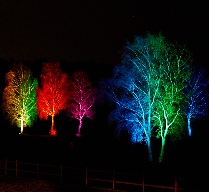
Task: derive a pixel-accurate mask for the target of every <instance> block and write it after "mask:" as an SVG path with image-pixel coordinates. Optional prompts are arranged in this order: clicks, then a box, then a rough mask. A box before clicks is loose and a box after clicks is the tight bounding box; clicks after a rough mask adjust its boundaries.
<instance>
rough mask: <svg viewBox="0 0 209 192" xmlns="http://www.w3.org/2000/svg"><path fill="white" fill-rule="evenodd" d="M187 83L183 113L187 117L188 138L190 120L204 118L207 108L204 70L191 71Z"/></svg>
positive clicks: (190, 132)
mask: <svg viewBox="0 0 209 192" xmlns="http://www.w3.org/2000/svg"><path fill="white" fill-rule="evenodd" d="M187 83H188V86H187V87H186V89H185V94H186V95H187V98H188V99H187V107H186V109H185V110H184V113H185V115H186V117H187V127H188V136H191V135H192V130H191V120H192V119H197V118H200V117H202V116H206V115H207V112H206V109H207V108H208V106H209V100H208V99H209V92H208V86H209V79H208V78H206V76H205V69H204V68H200V69H197V70H195V71H193V73H192V75H191V77H190V78H189V79H188V81H187Z"/></svg>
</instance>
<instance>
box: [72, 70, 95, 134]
mask: <svg viewBox="0 0 209 192" xmlns="http://www.w3.org/2000/svg"><path fill="white" fill-rule="evenodd" d="M69 82H70V83H69V85H70V99H69V105H68V111H69V114H70V116H71V117H72V118H75V119H77V120H78V121H79V125H78V132H77V134H76V136H77V137H80V136H81V127H82V120H83V118H84V117H87V118H90V119H93V117H94V114H95V112H94V110H93V106H94V103H95V100H96V91H95V89H93V87H92V84H91V82H90V81H89V78H88V75H87V73H86V72H84V71H78V72H75V73H74V74H72V76H71V78H70V81H69Z"/></svg>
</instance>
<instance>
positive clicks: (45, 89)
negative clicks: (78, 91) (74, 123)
mask: <svg viewBox="0 0 209 192" xmlns="http://www.w3.org/2000/svg"><path fill="white" fill-rule="evenodd" d="M68 87H69V84H68V75H67V74H66V73H62V70H61V68H60V64H59V63H44V64H43V68H42V74H41V87H38V88H37V106H38V112H39V117H40V119H45V120H47V119H48V117H49V116H51V118H52V125H51V129H50V134H51V135H56V129H55V127H54V117H55V115H56V114H58V113H59V112H60V110H64V109H65V108H66V106H67V100H68V91H69V89H68Z"/></svg>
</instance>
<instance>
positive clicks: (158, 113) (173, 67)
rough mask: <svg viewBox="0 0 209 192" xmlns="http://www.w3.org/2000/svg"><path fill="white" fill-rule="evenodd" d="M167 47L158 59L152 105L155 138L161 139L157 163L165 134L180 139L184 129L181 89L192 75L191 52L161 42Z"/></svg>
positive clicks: (183, 105) (161, 157)
mask: <svg viewBox="0 0 209 192" xmlns="http://www.w3.org/2000/svg"><path fill="white" fill-rule="evenodd" d="M164 44H165V45H166V49H165V50H164V54H162V55H161V56H160V57H159V59H158V62H161V63H163V66H162V69H161V70H160V73H161V82H160V88H159V91H158V95H157V99H156V102H155V107H154V112H155V113H154V114H153V117H154V118H155V121H154V125H155V126H156V127H157V130H156V132H157V137H158V138H161V140H162V144H161V152H160V157H159V162H162V161H163V156H164V149H165V141H166V137H167V135H170V137H171V139H173V140H175V139H181V137H182V135H183V134H184V132H185V127H186V126H185V125H186V120H185V116H184V113H183V110H184V107H185V105H186V99H187V98H186V96H185V94H184V89H185V88H186V87H187V83H186V81H187V80H188V79H189V77H190V75H191V70H190V68H191V67H190V66H189V62H190V60H191V57H190V54H189V53H188V51H187V50H186V49H185V48H184V47H180V46H178V45H173V44H170V43H168V42H166V41H165V42H164Z"/></svg>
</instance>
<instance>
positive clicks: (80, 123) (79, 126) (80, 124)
mask: <svg viewBox="0 0 209 192" xmlns="http://www.w3.org/2000/svg"><path fill="white" fill-rule="evenodd" d="M81 126H82V119H80V120H79V125H78V132H77V134H76V136H77V137H80V136H81Z"/></svg>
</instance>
